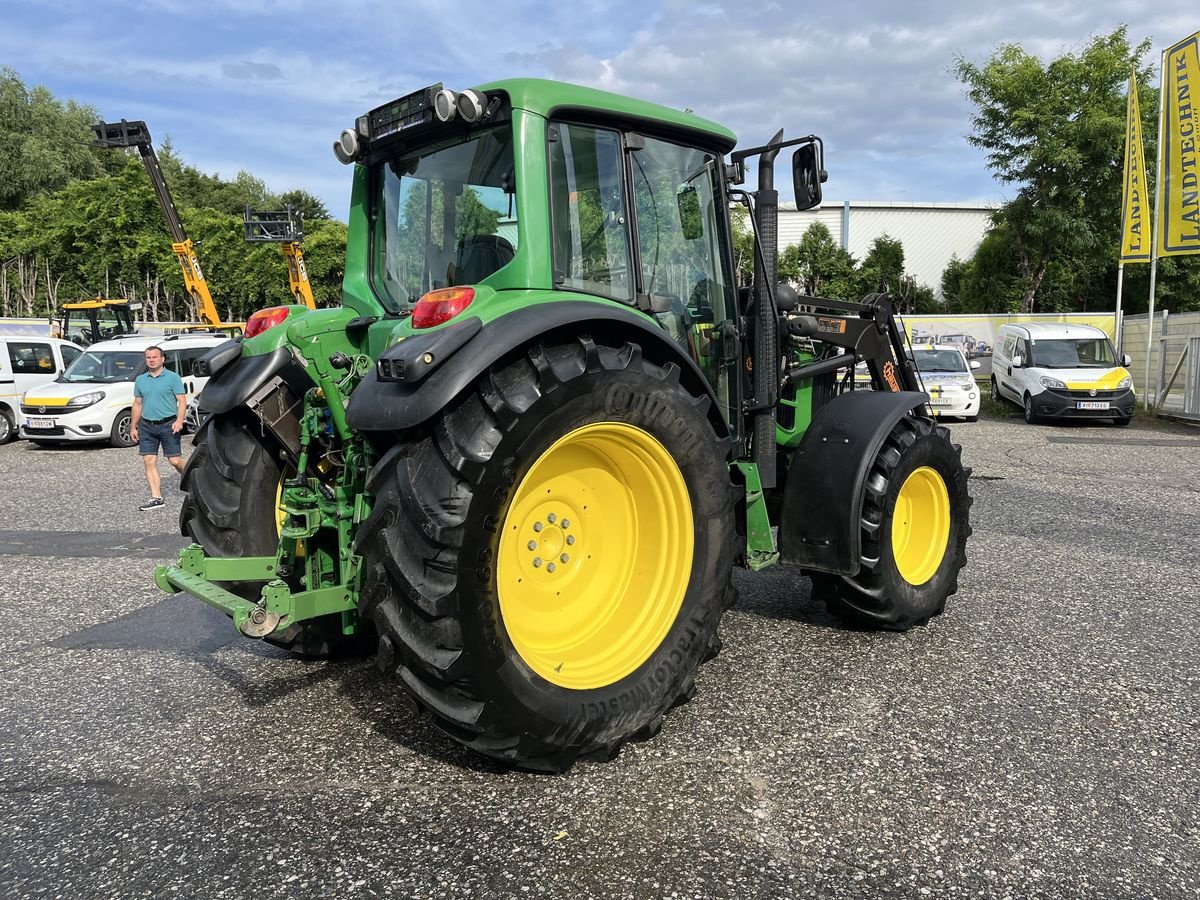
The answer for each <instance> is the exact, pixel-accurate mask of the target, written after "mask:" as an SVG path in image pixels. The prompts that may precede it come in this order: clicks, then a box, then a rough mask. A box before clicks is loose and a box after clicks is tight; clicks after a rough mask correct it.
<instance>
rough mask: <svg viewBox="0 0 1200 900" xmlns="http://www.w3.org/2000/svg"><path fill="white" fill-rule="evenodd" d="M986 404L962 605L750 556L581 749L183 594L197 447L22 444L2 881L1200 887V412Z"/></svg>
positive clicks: (1, 500)
mask: <svg viewBox="0 0 1200 900" xmlns="http://www.w3.org/2000/svg"><path fill="white" fill-rule="evenodd" d="M953 431H954V434H955V438H956V439H957V440H959V441H961V442H962V444H963V445H964V447H965V451H964V458H965V460H966V461H967V463H968V464H969V465H971V466H973V467H974V477H973V479H972V482H971V484H972V493H973V495H974V497H975V506H974V508H973V520H974V525H975V535H974V537H973V539H972V541H971V543H970V545H969V555H970V559H971V561H970V564H969V565H968V567H967V568H966V569H965V570H964V573H963V578H962V580H961V591H960V593H959V594H958V595H957V596H956V597H955V598H953V600H952V601H951V603H950V605H949V606H948V608H947V612H946V614H945V615H944V616H941V617H940V618H938V619H936V620H935V621H934V622H933V623H932V624H931V625H930V626H929V627H926V628H918V629H915V630H914V631H912V632H910V633H908V634H902V635H895V634H879V633H874V632H867V631H858V630H853V629H849V628H847V627H845V626H843V625H841V624H839V623H838V622H836V621H835V620H833V619H831V618H830V617H829V616H828V615H826V613H825V611H824V610H823V609H822V608H820V607H818V606H816V605H815V604H814V603H813V602H812V601H811V599H810V591H809V584H808V581H807V579H804V578H802V577H798V576H796V575H794V574H793V573H791V572H789V571H786V570H774V571H768V572H763V573H759V574H749V573H737V582H738V585H739V588H740V590H741V602H740V603H739V605H738V606H737V607H735V608H734V609H733V610H731V611H730V612H729V613H728V614H727V615H726V617H725V619H724V621H723V624H722V626H721V631H722V635H723V637H724V641H725V649H724V651H723V653H722V654H721V655H720V656H719V657H718V658H717V659H715V660H713V661H712V662H711V663H709V664H708V665H707V666H705V667H704V670H703V672H702V674H701V676H700V678H699V679H698V693H697V696H696V699H695V700H694V701H693V702H692V703H690V704H689V705H687V706H685V707H682V708H680V709H678V710H676V711H674V712H673V713H672V714H671V715H670V716H669V717H668V719H667V722H666V724H665V726H664V728H663V730H662V733H661V734H660V735H659V736H658V737H657V738H656V739H654V740H652V741H650V742H648V743H645V744H639V745H636V746H631V747H629V748H627V749H626V750H625V752H623V753H622V754H621V756H620V757H619V758H618V759H617V760H615V761H614V762H612V763H608V764H604V765H600V764H588V765H580V766H577V767H576V768H575V769H573V770H572V771H571V772H570V773H568V774H566V775H564V776H558V777H550V776H537V775H529V774H522V773H516V772H511V771H505V770H502V769H499V768H497V767H496V766H494V765H492V764H491V763H489V762H488V761H486V760H482V759H480V758H477V757H475V756H473V755H471V754H469V753H467V752H465V751H463V750H461V749H460V748H458V747H457V745H455V744H453V743H451V742H450V741H449V740H448V739H446V738H444V737H442V736H441V735H440V733H438V732H437V731H436V730H434V729H433V728H432V727H431V726H430V725H429V724H428V723H427V722H426V721H424V720H422V719H419V718H416V717H415V716H414V714H413V713H411V712H410V710H409V708H408V707H407V706H406V704H404V703H403V702H401V701H400V699H399V695H398V689H397V688H396V687H395V686H394V685H392V684H390V683H388V682H385V681H383V680H382V679H381V678H380V677H379V676H377V674H376V672H375V669H374V667H373V666H372V665H371V664H370V663H369V662H367V661H361V660H360V661H354V662H348V663H347V662H339V663H323V662H305V661H301V660H297V659H292V658H289V657H287V656H286V655H284V654H282V653H280V652H278V651H275V650H273V649H272V648H269V647H267V646H265V645H263V644H261V643H256V642H251V641H249V640H245V639H241V638H238V637H237V636H236V635H235V634H234V633H233V630H232V627H231V626H230V624H229V622H228V620H226V619H225V618H224V617H222V616H221V615H220V614H218V613H215V612H213V611H212V610H209V609H208V608H207V607H205V606H203V605H202V604H200V603H199V602H197V601H193V600H189V599H184V598H182V597H169V596H166V595H163V594H161V593H160V592H158V591H157V590H156V589H155V588H154V587H153V585H152V583H151V580H150V575H151V571H152V569H153V566H154V565H155V563H156V562H159V561H168V560H170V559H171V558H173V556H174V552H175V550H176V549H177V548H178V547H180V546H181V545H182V543H183V541H182V539H181V538H179V537H178V536H177V534H176V533H175V525H176V520H175V516H176V513H177V512H178V508H179V499H180V498H179V494H178V492H177V491H176V490H175V489H176V487H177V485H178V479H177V477H176V476H175V475H174V473H172V474H171V475H170V476H164V489H165V493H166V496H167V497H168V503H167V510H166V511H164V512H156V513H148V514H147V513H139V512H138V511H137V509H136V506H137V504H138V503H139V502H140V501H141V500H142V499H144V497H145V496H146V493H147V492H146V489H145V485H144V481H143V479H142V475H141V471H140V470H141V463H140V460H139V459H138V458H137V456H136V454H135V453H134V452H133V451H119V450H111V449H101V448H89V449H63V450H39V449H35V448H34V447H32V446H30V445H28V444H27V443H23V442H22V443H17V444H13V445H9V446H5V447H0V571H3V573H4V576H5V577H4V578H3V579H2V583H0V672H2V673H3V674H4V676H5V677H4V678H3V681H2V682H0V896H3V897H69V898H78V897H143V896H145V897H163V896H180V897H184V896H186V897H230V898H233V897H254V898H266V897H318V896H320V897H329V896H337V897H359V896H361V897H378V896H394V897H408V896H415V897H472V898H474V897H526V896H528V897H549V898H577V897H598V898H610V897H612V898H616V897H628V898H646V897H680V898H683V897H703V898H709V897H738V898H741V897H763V898H777V897H810V896H829V897H848V896H858V897H877V896H898V897H923V896H936V897H943V896H945V897H960V896H963V897H965V896H985V897H1006V896H1007V897H1022V898H1024V897H1103V898H1110V897H1139V898H1141V897H1194V896H1198V895H1200V825H1198V824H1197V819H1196V810H1197V808H1200V774H1198V770H1200V749H1198V740H1197V738H1198V732H1200V701H1198V700H1197V688H1198V687H1200V654H1198V652H1197V650H1198V648H1200V638H1198V637H1197V628H1196V620H1197V616H1196V597H1197V594H1198V593H1200V564H1198V562H1197V560H1198V559H1200V478H1198V476H1197V472H1198V471H1200V433H1197V431H1196V430H1195V429H1191V430H1189V429H1186V428H1183V427H1171V426H1160V427H1155V428H1151V427H1148V426H1146V425H1143V424H1140V423H1135V425H1134V426H1133V427H1131V428H1129V429H1117V428H1113V427H1109V426H1099V425H1096V426H1081V427H1028V426H1025V425H1024V424H1023V423H1021V422H1019V421H1017V420H1015V419H1006V420H983V421H980V422H979V423H976V424H963V425H956V426H953ZM163 470H164V471H165V470H166V466H165V464H164V465H163Z"/></svg>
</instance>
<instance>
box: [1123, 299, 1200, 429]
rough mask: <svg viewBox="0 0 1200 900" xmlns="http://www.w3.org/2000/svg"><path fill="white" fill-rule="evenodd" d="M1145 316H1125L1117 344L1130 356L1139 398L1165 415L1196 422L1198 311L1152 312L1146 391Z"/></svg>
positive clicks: (1199, 402) (1199, 398) (1199, 401)
mask: <svg viewBox="0 0 1200 900" xmlns="http://www.w3.org/2000/svg"><path fill="white" fill-rule="evenodd" d="M1149 329H1150V321H1149V317H1148V316H1145V315H1141V316H1126V317H1125V322H1124V325H1123V326H1122V334H1121V344H1122V345H1123V348H1124V349H1123V351H1122V352H1124V353H1128V354H1129V356H1130V357H1131V358H1132V359H1133V366H1132V368H1131V371H1132V372H1133V380H1134V385H1135V386H1136V388H1137V391H1138V399H1139V401H1141V402H1143V403H1144V401H1145V399H1146V397H1147V396H1148V397H1149V399H1150V403H1151V405H1154V404H1156V403H1157V404H1158V408H1159V411H1160V412H1163V413H1166V414H1167V415H1172V416H1180V417H1182V418H1188V419H1195V420H1196V421H1200V312H1189V313H1170V312H1166V311H1163V312H1158V313H1155V314H1154V338H1153V341H1151V342H1150V390H1149V392H1147V391H1146V345H1147V336H1148V334H1149Z"/></svg>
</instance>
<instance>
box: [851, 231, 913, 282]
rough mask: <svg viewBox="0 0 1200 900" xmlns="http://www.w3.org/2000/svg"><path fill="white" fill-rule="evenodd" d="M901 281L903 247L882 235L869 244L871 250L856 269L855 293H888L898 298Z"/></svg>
mask: <svg viewBox="0 0 1200 900" xmlns="http://www.w3.org/2000/svg"><path fill="white" fill-rule="evenodd" d="M903 280H904V245H903V244H901V243H900V241H898V240H896V239H895V238H892V237H889V236H888V235H886V234H882V235H880V236H879V237H877V238H875V240H874V241H872V242H871V248H870V249H869V250H868V251H867V255H866V256H865V257H863V261H862V265H860V266H859V267H858V272H857V274H856V275H855V278H854V285H855V292H856V293H857V294H858V295H859V296H865V295H867V294H873V293H875V292H876V291H890V292H891V293H893V294H895V295H897V296H899V294H900V292H901V287H902V285H901V282H902V281H903Z"/></svg>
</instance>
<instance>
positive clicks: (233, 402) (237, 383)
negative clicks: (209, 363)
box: [199, 341, 292, 413]
mask: <svg viewBox="0 0 1200 900" xmlns="http://www.w3.org/2000/svg"><path fill="white" fill-rule="evenodd" d="M230 343H232V341H231V342H230ZM224 346H225V345H224V344H222V345H221V347H224ZM221 347H216V348H214V350H219V349H221ZM239 350H240V348H239ZM211 355H212V354H211V353H209V354H206V355H205V358H208V357H209V356H211ZM291 361H292V353H291V351H290V350H289V349H288V348H287V347H286V346H284V347H278V348H276V349H275V350H273V351H271V352H270V353H264V354H262V355H261V356H242V357H239V359H238V362H236V363H235V364H226V365H225V367H224V368H222V369H221V370H220V371H219V372H217V374H216V375H214V376H213V377H212V378H211V379H210V380H209V382H208V384H206V385H205V386H204V390H202V391H201V392H200V399H199V403H200V405H201V406H203V407H204V409H205V411H207V412H210V413H223V412H229V410H231V409H233V408H234V407H236V406H240V405H241V404H243V403H245V402H246V399H247V398H248V397H250V395H251V394H253V393H254V392H255V391H257V390H258V389H259V388H261V387H262V386H263V385H264V384H266V383H267V382H268V381H270V380H271V378H272V376H274V375H277V374H279V373H280V372H281V371H282V370H283V369H284V368H286V367H287V365H288V364H289V363H290V362H291Z"/></svg>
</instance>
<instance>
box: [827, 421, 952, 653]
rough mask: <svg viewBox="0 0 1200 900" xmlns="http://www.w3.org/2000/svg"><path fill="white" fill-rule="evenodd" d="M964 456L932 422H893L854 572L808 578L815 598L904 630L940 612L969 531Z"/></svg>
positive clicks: (870, 489)
mask: <svg viewBox="0 0 1200 900" xmlns="http://www.w3.org/2000/svg"><path fill="white" fill-rule="evenodd" d="M961 455H962V448H961V447H960V446H958V445H957V444H952V443H951V442H950V432H949V430H948V429H946V428H945V427H943V426H941V425H937V424H936V423H934V422H932V421H931V420H929V419H926V418H923V417H914V416H906V417H905V418H903V419H901V420H900V421H899V422H897V423H896V425H895V426H894V427H893V428H892V431H891V433H890V434H889V435H888V437H887V438H886V439H885V440H884V443H883V446H882V448H880V450H879V452H878V454H877V455H876V458H875V461H874V462H873V464H872V466H871V469H870V471H869V473H868V476H867V483H866V491H865V494H864V497H863V505H862V509H861V511H860V516H859V522H860V529H861V530H860V543H861V552H860V560H859V563H860V569H859V572H858V574H856V575H853V576H843V575H828V574H823V573H818V574H814V575H813V576H812V581H813V591H814V596H816V597H817V598H818V599H823V600H824V601H825V604H826V606H827V607H828V608H829V610H830V611H831V612H832V613H834V614H835V615H838V616H841V617H844V618H847V619H850V620H853V621H855V622H857V623H859V624H861V625H866V626H869V627H874V628H884V629H888V630H891V631H904V630H907V629H909V628H911V627H913V626H914V625H924V624H925V623H926V622H928V621H929V619H930V617H931V616H936V615H939V614H940V613H941V612H942V611H943V609H944V608H945V605H946V599H947V598H948V597H950V596H951V595H953V594H955V593H957V591H958V570H959V569H961V568H962V567H963V566H964V565H966V562H967V555H966V548H967V538H968V537H969V536H970V534H971V524H970V507H971V498H970V495H969V494H968V492H967V475H968V473H967V470H966V469H964V468H963V465H962V459H961Z"/></svg>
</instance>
